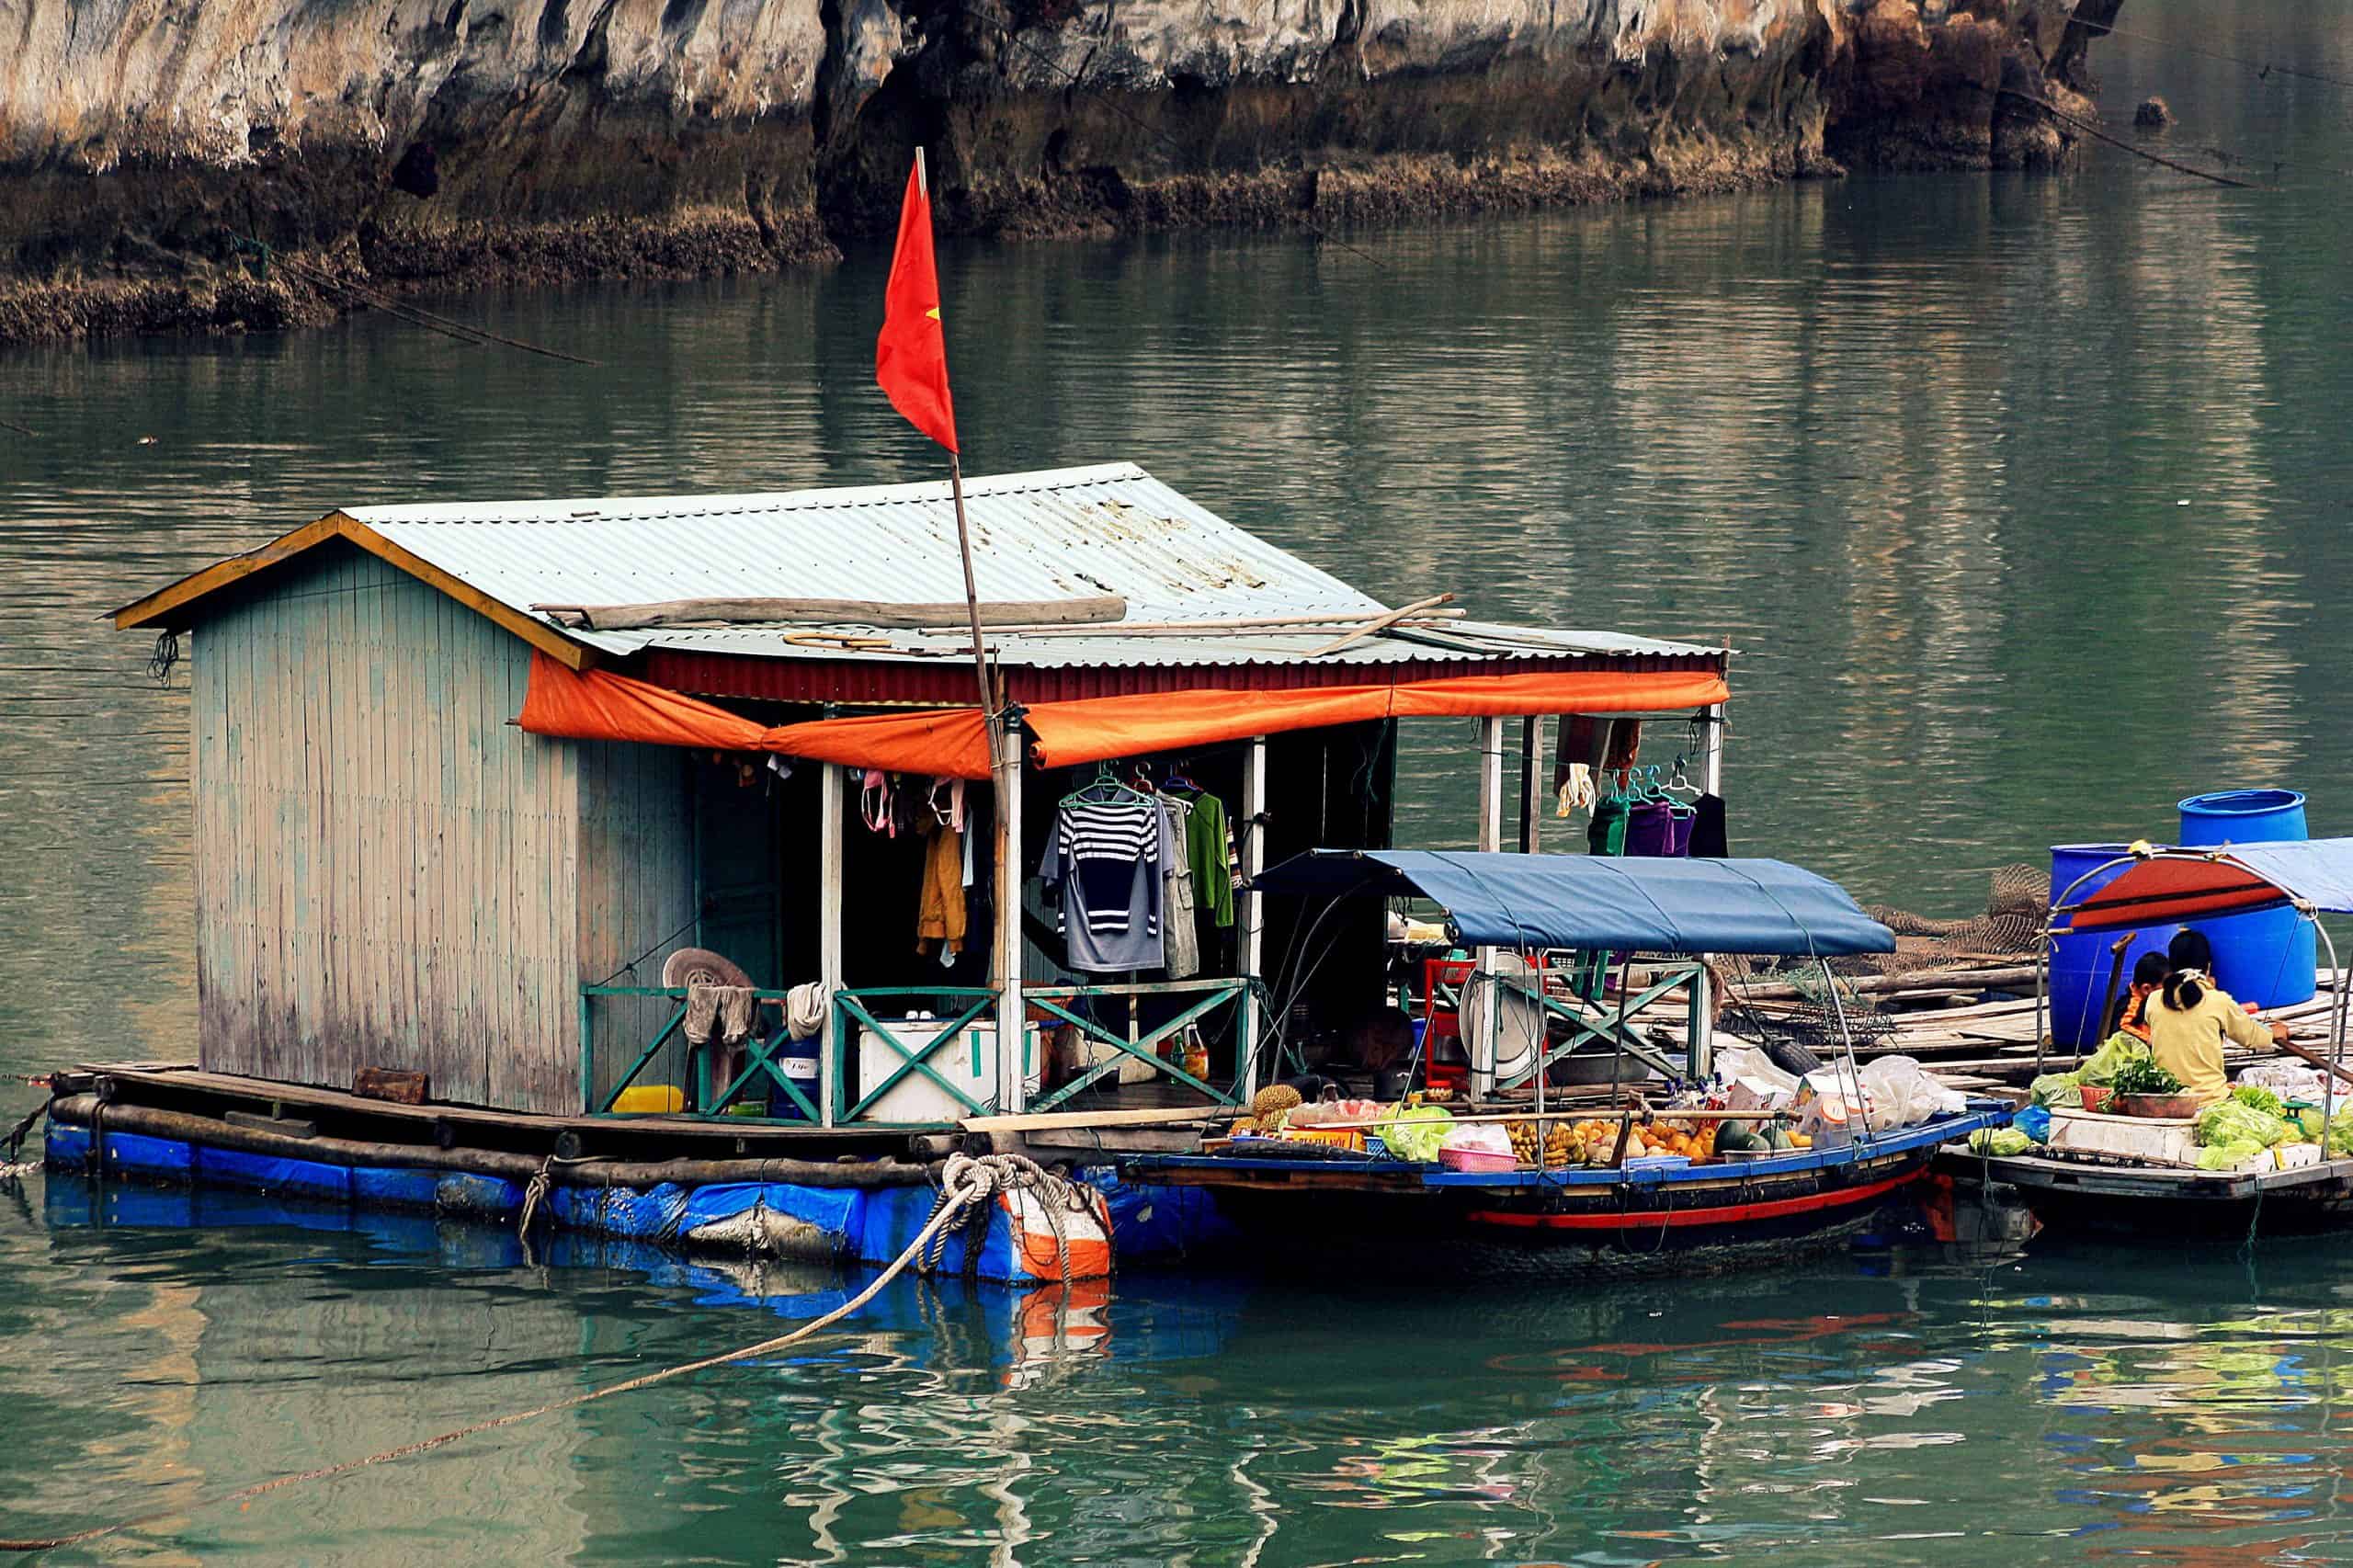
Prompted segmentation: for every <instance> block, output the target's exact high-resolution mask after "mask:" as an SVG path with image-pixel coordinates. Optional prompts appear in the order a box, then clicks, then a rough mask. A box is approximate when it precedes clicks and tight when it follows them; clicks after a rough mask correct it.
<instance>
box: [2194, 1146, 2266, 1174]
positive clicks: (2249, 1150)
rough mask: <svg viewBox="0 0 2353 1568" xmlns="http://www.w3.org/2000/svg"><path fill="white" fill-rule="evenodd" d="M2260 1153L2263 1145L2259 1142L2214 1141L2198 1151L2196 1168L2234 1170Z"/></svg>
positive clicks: (2202, 1169) (2203, 1169)
mask: <svg viewBox="0 0 2353 1568" xmlns="http://www.w3.org/2000/svg"><path fill="white" fill-rule="evenodd" d="M2260 1153H2263V1145H2262V1144H2260V1143H2252V1142H2237V1143H2216V1144H2213V1145H2211V1146H2210V1147H2207V1148H2204V1149H2200V1150H2199V1151H2198V1168H2199V1169H2200V1170H2201V1171H2234V1170H2236V1169H2238V1168H2239V1167H2240V1166H2241V1165H2245V1164H2246V1163H2247V1162H2248V1161H2249V1160H2252V1159H2254V1158H2255V1157H2256V1155H2257V1154H2260Z"/></svg>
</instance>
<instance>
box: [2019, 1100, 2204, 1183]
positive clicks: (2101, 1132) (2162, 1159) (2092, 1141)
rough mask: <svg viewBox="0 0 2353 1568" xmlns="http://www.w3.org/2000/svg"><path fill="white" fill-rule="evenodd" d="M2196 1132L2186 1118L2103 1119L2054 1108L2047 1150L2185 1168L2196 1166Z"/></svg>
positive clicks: (2070, 1108)
mask: <svg viewBox="0 0 2353 1568" xmlns="http://www.w3.org/2000/svg"><path fill="white" fill-rule="evenodd" d="M2197 1129H2198V1123H2197V1121H2196V1120H2195V1119H2191V1118H2187V1117H2183V1118H2173V1117H2154V1116H2107V1115H2103V1114H2102V1113H2100V1112H2098V1111H2096V1110H2081V1109H2078V1108H2075V1107H2073V1106H2054V1107H2052V1111H2051V1141H2050V1144H2049V1148H2050V1152H2051V1153H2053V1154H2074V1155H2077V1156H2082V1157H2088V1158H2094V1159H2104V1160H2129V1161H2137V1162H2138V1163H2140V1164H2142V1165H2172V1166H2177V1167H2182V1168H2188V1167H2193V1166H2195V1165H2197V1164H2198V1136H2197Z"/></svg>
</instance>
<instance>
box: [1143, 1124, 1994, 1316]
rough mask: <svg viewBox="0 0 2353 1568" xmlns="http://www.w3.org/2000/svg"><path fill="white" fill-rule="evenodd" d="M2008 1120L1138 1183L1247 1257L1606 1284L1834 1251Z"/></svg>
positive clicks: (1212, 1171) (1222, 1169) (1146, 1168)
mask: <svg viewBox="0 0 2353 1568" xmlns="http://www.w3.org/2000/svg"><path fill="white" fill-rule="evenodd" d="M2009 1118H2010V1108H2008V1107H2007V1106H2006V1105H2003V1104H2001V1103H1999V1102H1995V1101H1984V1102H1977V1103H1973V1104H1972V1106H1971V1107H1970V1108H1969V1109H1968V1110H1967V1111H1964V1112H1962V1113H1961V1114H1959V1115H1954V1116H1949V1117H1943V1118H1939V1119H1937V1120H1934V1121H1930V1122H1927V1123H1924V1124H1922V1125H1920V1126H1918V1127H1910V1128H1904V1129H1903V1130H1901V1131H1896V1132H1893V1133H1888V1134H1883V1135H1881V1136H1880V1137H1876V1138H1871V1139H1867V1140H1864V1141H1861V1142H1857V1143H1855V1144H1853V1145H1851V1146H1849V1147H1846V1148H1840V1149H1832V1150H1818V1151H1817V1150H1806V1151H1798V1152H1794V1153H1786V1154H1775V1155H1771V1156H1768V1157H1762V1158H1756V1159H1747V1160H1740V1161H1734V1162H1727V1163H1724V1164H1720V1165H1684V1166H1673V1167H1665V1168H1659V1169H1653V1170H1639V1169H1637V1170H1622V1169H1608V1168H1599V1169H1572V1170H1566V1171H1534V1170H1528V1171H1510V1172H1496V1173H1494V1174H1486V1173H1479V1172H1469V1171H1449V1170H1443V1169H1439V1168H1437V1167H1433V1166H1427V1165H1409V1164H1406V1163H1405V1162H1403V1161H1398V1160H1389V1159H1372V1158H1356V1159H1312V1160H1302V1159H1281V1158H1263V1157H1261V1158H1236V1157H1234V1156H1232V1155H1212V1154H1147V1155H1139V1156H1134V1157H1131V1158H1130V1159H1128V1160H1125V1161H1123V1162H1122V1174H1123V1175H1124V1176H1126V1177H1127V1179H1129V1180H1131V1181H1136V1182H1149V1183H1159V1184H1163V1185H1165V1186H1168V1187H1194V1188H1201V1189H1205V1190H1207V1191H1210V1192H1211V1193H1214V1194H1215V1195H1216V1198H1217V1201H1218V1208H1219V1210H1220V1212H1221V1213H1222V1215H1223V1216H1224V1217H1225V1218H1226V1219H1227V1220H1228V1221H1230V1222H1232V1223H1233V1225H1234V1226H1235V1227H1236V1228H1237V1229H1239V1230H1240V1231H1241V1232H1242V1233H1243V1234H1244V1235H1245V1237H1246V1238H1248V1239H1249V1243H1250V1244H1249V1246H1248V1251H1249V1254H1250V1256H1256V1257H1259V1258H1262V1259H1269V1260H1273V1259H1279V1260H1281V1261H1282V1262H1283V1263H1284V1264H1286V1265H1287V1266H1290V1267H1323V1266H1324V1265H1326V1264H1331V1263H1347V1262H1350V1261H1357V1260H1364V1259H1370V1258H1379V1257H1385V1258H1386V1259H1387V1260H1388V1264H1387V1267H1392V1268H1393V1267H1397V1266H1398V1265H1399V1263H1400V1260H1405V1259H1410V1260H1412V1263H1413V1265H1414V1266H1415V1267H1420V1266H1422V1265H1424V1264H1426V1263H1427V1262H1430V1261H1438V1262H1440V1263H1441V1264H1442V1266H1448V1267H1455V1266H1465V1265H1467V1266H1469V1267H1473V1268H1476V1269H1479V1270H1481V1271H1483V1272H1486V1271H1495V1272H1503V1273H1529V1274H1545V1275H1566V1276H1583V1275H1610V1274H1626V1273H1636V1272H1646V1271H1658V1272H1670V1271H1683V1270H1702V1271H1703V1270H1707V1269H1710V1268H1714V1267H1734V1266H1736V1265H1739V1264H1742V1263H1745V1262H1753V1261H1756V1259H1758V1258H1760V1257H1767V1256H1786V1255H1788V1254H1789V1253H1790V1252H1791V1251H1792V1250H1793V1249H1797V1248H1802V1247H1824V1246H1834V1245H1836V1244H1841V1243H1843V1242H1846V1241H1847V1240H1849V1239H1851V1238H1852V1237H1853V1236H1854V1235H1855V1234H1856V1233H1859V1232H1860V1231H1861V1230H1863V1229H1864V1228H1865V1227H1867V1226H1868V1225H1870V1223H1871V1222H1872V1221H1874V1220H1875V1219H1876V1218H1878V1217H1879V1216H1880V1214H1881V1212H1882V1210H1884V1209H1885V1207H1886V1206H1887V1204H1888V1203H1889V1202H1890V1200H1892V1199H1900V1198H1901V1197H1902V1195H1903V1191H1904V1188H1905V1187H1907V1186H1909V1185H1910V1184H1911V1183H1913V1182H1915V1181H1916V1180H1918V1179H1919V1178H1920V1177H1921V1176H1925V1175H1927V1171H1928V1168H1929V1165H1930V1162H1931V1161H1932V1159H1933V1158H1934V1156H1935V1154H1936V1152H1937V1150H1938V1148H1940V1147H1942V1146H1943V1145H1945V1144H1946V1143H1947V1142H1950V1141H1951V1140H1953V1139H1957V1138H1965V1137H1967V1136H1968V1135H1969V1134H1970V1133H1972V1132H1973V1131H1977V1130H1978V1129H1980V1128H1986V1127H1999V1126H2001V1125H2002V1124H2003V1123H2005V1122H2006V1121H2007V1120H2008V1119H2009Z"/></svg>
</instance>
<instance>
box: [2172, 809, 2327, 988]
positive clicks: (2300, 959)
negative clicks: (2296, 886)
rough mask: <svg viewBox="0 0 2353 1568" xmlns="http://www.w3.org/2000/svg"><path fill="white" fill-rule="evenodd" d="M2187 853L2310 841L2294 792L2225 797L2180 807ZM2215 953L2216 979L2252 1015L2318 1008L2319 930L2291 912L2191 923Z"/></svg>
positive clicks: (2182, 840)
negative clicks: (2253, 1010)
mask: <svg viewBox="0 0 2353 1568" xmlns="http://www.w3.org/2000/svg"><path fill="white" fill-rule="evenodd" d="M2180 809H2181V845H2182V847H2183V848H2185V849H2188V848H2208V847H2212V846H2221V845H2226V844H2271V843H2279V842H2282V841H2295V840H2301V839H2304V838H2308V837H2310V836H2311V834H2310V832H2309V831H2308V830H2307V829H2306V827H2305V825H2304V797H2303V795H2302V792H2301V791H2298V790H2220V791H2217V792H2216V793H2214V794H2211V795H2192V796H2190V797H2189V799H2188V800H2186V801H2182V802H2181V808H2180ZM2190 924H2191V926H2192V927H2193V928H2194V929H2197V930H2200V931H2203V932H2204V933H2206V939H2207V940H2208V941H2209V942H2211V943H2212V944H2213V945H2214V979H2215V981H2216V983H2219V984H2220V985H2221V986H2222V989H2223V990H2225V991H2227V992H2229V993H2230V994H2232V995H2233V996H2235V997H2237V998H2238V999H2239V1000H2240V1001H2241V1002H2244V1003H2245V1004H2246V1005H2247V1006H2251V1007H2285V1006H2292V1005H2293V1004H2295V1003H2298V1002H2309V1001H2311V1000H2312V997H2313V990H2314V985H2313V981H2314V976H2315V973H2316V971H2317V967H2318V963H2317V959H2316V956H2315V952H2314V946H2315V944H2314V939H2313V926H2312V922H2310V921H2309V920H2305V919H2303V918H2302V916H2300V915H2297V913H2296V912H2295V911H2294V910H2292V909H2267V910H2263V911H2261V912H2260V913H2258V914H2255V915H2229V916H2227V917H2225V918H2223V919H2221V920H2196V921H2192V922H2191V923H2190Z"/></svg>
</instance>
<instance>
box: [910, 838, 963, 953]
mask: <svg viewBox="0 0 2353 1568" xmlns="http://www.w3.org/2000/svg"><path fill="white" fill-rule="evenodd" d="M916 831H917V832H919V833H921V834H922V835H924V837H925V838H926V840H928V842H927V843H926V845H925V846H924V855H923V889H922V892H920V893H919V894H918V895H917V898H916V901H915V951H916V952H918V953H929V952H930V951H931V950H932V947H933V945H934V944H935V943H938V944H944V946H943V949H942V950H943V952H944V954H945V957H944V959H943V960H942V961H944V962H952V961H953V960H955V958H956V955H957V954H959V953H961V952H962V951H963V950H964V933H965V931H966V930H967V929H969V927H968V926H967V925H966V923H965V909H964V842H963V841H964V835H962V834H961V833H959V832H958V831H956V829H954V828H952V827H949V825H948V824H946V823H943V822H938V821H936V820H932V819H930V818H926V820H925V821H924V822H923V823H922V824H919V825H918V827H917V829H916Z"/></svg>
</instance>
